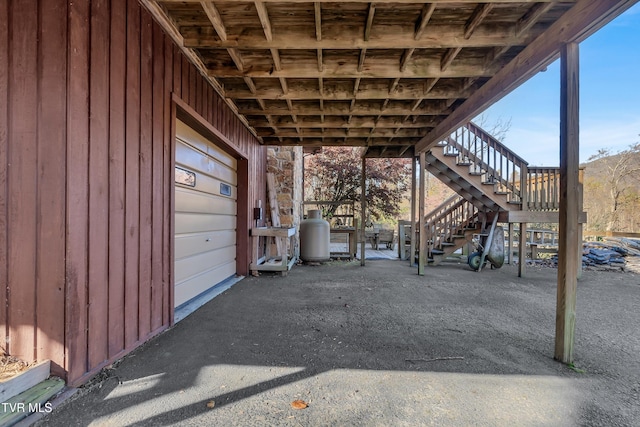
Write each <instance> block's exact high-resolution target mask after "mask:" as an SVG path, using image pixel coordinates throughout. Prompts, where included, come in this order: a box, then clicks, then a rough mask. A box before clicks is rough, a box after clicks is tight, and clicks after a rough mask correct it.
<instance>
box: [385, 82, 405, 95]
mask: <svg viewBox="0 0 640 427" xmlns="http://www.w3.org/2000/svg"><path fill="white" fill-rule="evenodd" d="M398 83H400V78H399V77H396V78H395V79H393V81H392V82H391V84H390V85H389V95H393V94H395V93H396V91H397V90H398ZM403 95H404V96H406V95H405V94H403Z"/></svg>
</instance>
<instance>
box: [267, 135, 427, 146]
mask: <svg viewBox="0 0 640 427" xmlns="http://www.w3.org/2000/svg"><path fill="white" fill-rule="evenodd" d="M263 138H264V141H265V144H266V145H304V146H305V147H321V146H335V145H345V141H346V140H348V141H349V145H350V146H353V147H368V146H373V147H384V146H391V147H404V146H405V145H407V144H413V142H414V141H415V140H417V138H405V139H397V140H391V138H376V137H371V138H364V137H351V136H347V137H342V138H329V137H320V136H318V137H314V138H303V139H302V141H300V138H298V137H293V138H283V139H282V141H278V142H276V141H275V139H276V137H275V136H274V137H263Z"/></svg>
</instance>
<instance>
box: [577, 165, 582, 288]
mask: <svg viewBox="0 0 640 427" xmlns="http://www.w3.org/2000/svg"><path fill="white" fill-rule="evenodd" d="M582 212H584V168H580V169H579V170H578V214H579V215H582ZM583 232H584V224H583V223H581V222H579V223H578V244H579V245H580V246H579V248H578V253H577V254H576V255H577V256H578V261H577V262H578V264H577V265H576V267H577V268H578V273H577V276H576V277H577V278H578V280H580V279H582V242H583V241H584V236H583Z"/></svg>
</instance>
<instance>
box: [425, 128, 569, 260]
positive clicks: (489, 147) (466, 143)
mask: <svg viewBox="0 0 640 427" xmlns="http://www.w3.org/2000/svg"><path fill="white" fill-rule="evenodd" d="M425 167H426V170H427V171H428V172H430V173H431V174H432V175H434V176H435V177H436V178H438V179H440V180H441V181H442V182H444V183H445V184H446V185H447V186H449V187H450V188H451V189H453V190H454V191H455V192H456V193H457V194H456V195H455V196H453V197H451V198H450V199H448V200H446V201H445V202H444V203H443V204H442V205H440V206H438V207H437V208H436V209H434V210H433V211H432V212H430V213H429V214H427V216H426V218H425V219H426V221H425V223H426V226H425V228H426V230H425V231H426V236H427V256H428V258H429V259H430V260H431V261H432V262H433V264H437V263H438V262H439V261H440V260H441V259H442V258H443V257H445V256H447V255H449V254H451V253H453V252H454V251H455V250H457V249H458V248H460V247H462V246H463V245H464V244H465V243H467V242H470V241H471V239H472V236H473V234H477V233H480V232H481V230H482V224H483V221H487V219H489V218H490V217H492V216H494V215H500V221H501V222H529V221H528V220H525V221H523V219H526V218H531V222H556V221H554V218H555V217H557V210H558V200H559V197H558V188H559V170H558V168H530V167H529V165H528V163H527V162H526V161H525V160H524V159H522V158H521V157H519V156H518V155H517V154H515V153H514V152H512V151H511V150H509V149H508V148H507V147H505V146H504V145H502V144H501V143H500V142H499V141H498V140H497V139H495V138H494V137H493V136H491V135H490V134H489V133H487V132H486V131H484V130H482V129H481V128H480V127H479V126H477V125H475V124H474V123H471V122H469V123H467V124H466V125H464V126H462V127H461V128H459V129H457V130H456V131H455V132H453V133H452V134H451V135H450V136H449V137H448V138H447V139H446V140H444V141H442V142H441V143H440V144H438V145H437V146H436V147H434V148H432V149H431V150H430V151H429V152H427V154H426V165H425ZM522 189H524V191H523V190H522ZM513 212H519V213H520V214H519V215H515V214H514V215H511V213H513ZM523 212H538V214H537V215H531V216H529V215H530V214H525V215H523V214H522V213H523ZM544 212H547V213H550V215H547V214H544ZM554 214H555V217H554ZM540 219H542V221H539V220H540Z"/></svg>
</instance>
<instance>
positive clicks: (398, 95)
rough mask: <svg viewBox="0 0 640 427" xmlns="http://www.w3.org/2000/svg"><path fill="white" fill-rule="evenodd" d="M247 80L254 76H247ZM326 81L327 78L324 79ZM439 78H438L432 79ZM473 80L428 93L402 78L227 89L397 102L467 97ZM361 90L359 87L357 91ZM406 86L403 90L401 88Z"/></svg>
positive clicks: (239, 95) (265, 95)
mask: <svg viewBox="0 0 640 427" xmlns="http://www.w3.org/2000/svg"><path fill="white" fill-rule="evenodd" d="M243 79H244V81H245V82H246V81H247V79H250V77H243ZM319 80H320V79H319ZM322 80H323V82H324V79H322ZM431 80H435V79H431ZM471 80H473V81H474V82H475V81H476V78H473V77H469V78H465V79H464V80H463V81H461V82H460V83H461V84H459V85H458V87H457V88H455V89H453V88H451V89H448V88H446V89H438V90H436V91H430V92H427V91H425V90H424V89H423V87H416V86H417V85H414V86H408V85H405V84H400V83H399V79H394V80H391V81H390V82H389V86H388V88H386V89H383V88H380V89H367V88H363V87H359V88H356V86H355V85H354V87H353V89H347V88H346V87H345V88H341V89H336V88H333V87H331V86H328V87H324V83H323V87H322V92H320V91H319V90H318V89H316V88H315V87H305V88H297V87H291V86H289V87H288V92H287V93H283V91H282V89H281V88H278V89H276V88H271V89H262V90H260V91H259V92H256V93H254V92H253V91H251V90H247V89H244V88H242V89H240V88H231V87H229V88H227V90H226V92H225V93H226V94H227V96H228V97H230V98H234V99H236V100H243V99H256V98H258V99H265V100H268V99H272V100H281V99H282V100H284V99H291V100H298V101H304V100H308V101H313V100H319V99H324V100H325V101H350V100H352V99H359V100H367V99H372V100H373V99H387V98H389V99H391V100H396V101H412V100H414V99H417V98H419V99H448V98H467V97H469V96H470V95H471V92H470V91H469V90H468V86H469V84H468V82H469V81H471ZM355 81H356V83H357V84H358V86H362V84H361V83H360V81H359V79H356V80H355ZM356 89H357V90H356ZM399 89H402V90H399Z"/></svg>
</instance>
